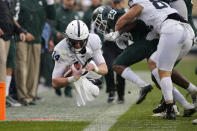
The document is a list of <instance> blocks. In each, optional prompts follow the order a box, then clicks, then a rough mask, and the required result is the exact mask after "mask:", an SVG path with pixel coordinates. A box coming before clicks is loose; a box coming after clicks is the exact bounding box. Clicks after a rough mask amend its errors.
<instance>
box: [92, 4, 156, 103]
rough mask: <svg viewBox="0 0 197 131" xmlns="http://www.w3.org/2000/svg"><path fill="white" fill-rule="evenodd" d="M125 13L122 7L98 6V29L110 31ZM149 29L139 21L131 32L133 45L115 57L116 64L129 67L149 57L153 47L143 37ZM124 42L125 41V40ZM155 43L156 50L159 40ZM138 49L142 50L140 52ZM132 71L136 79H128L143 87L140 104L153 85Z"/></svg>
mask: <svg viewBox="0 0 197 131" xmlns="http://www.w3.org/2000/svg"><path fill="white" fill-rule="evenodd" d="M124 13H125V10H120V9H112V10H109V9H108V7H104V6H101V7H98V8H97V9H96V10H95V11H94V15H93V20H94V24H95V27H97V29H98V30H100V31H102V30H103V32H110V29H113V30H114V26H115V24H116V21H117V20H118V18H119V17H120V16H122V15H123V14H124ZM137 27H139V28H137ZM141 29H142V30H141ZM140 30H141V31H140ZM148 30H149V29H148V27H146V26H145V24H144V23H143V22H141V21H138V22H137V26H136V28H135V29H134V30H133V31H131V32H130V33H131V34H132V35H134V36H133V38H134V39H133V41H134V43H133V44H132V45H130V46H128V47H127V48H126V49H124V51H123V52H122V53H121V54H120V55H119V56H118V57H117V58H116V59H115V61H114V63H113V64H114V65H116V64H118V65H124V67H128V66H130V65H132V64H134V63H136V62H139V61H141V60H143V59H144V58H146V57H148V48H151V47H150V45H148V44H146V42H148V41H146V40H145V37H143V36H145V34H147V33H148ZM134 31H135V33H134ZM121 37H124V36H121ZM127 40H128V39H127ZM127 40H125V41H127ZM123 43H125V42H123ZM116 44H117V45H119V43H117V42H116ZM126 44H127V42H126ZM153 44H154V42H153ZM155 44H156V45H155V50H156V47H157V42H156V43H155ZM147 45H148V46H147ZM142 47H143V48H142ZM151 50H152V49H151ZM138 51H140V53H139V52H138ZM135 52H138V53H137V54H135ZM153 52H154V50H153ZM125 57H126V58H125ZM128 69H129V70H130V71H132V70H131V69H130V68H128ZM117 73H118V74H119V75H121V73H119V72H117ZM132 73H133V77H135V80H129V79H127V80H129V81H131V82H133V83H135V84H137V85H138V86H139V87H140V89H141V91H140V92H141V93H140V98H139V100H138V101H137V103H138V104H139V103H141V102H142V101H143V100H144V98H145V96H146V94H147V93H148V92H150V91H151V90H152V86H151V85H150V84H149V83H147V82H145V81H143V80H142V79H141V78H140V77H138V76H137V75H136V74H135V73H134V72H133V71H132ZM121 76H122V77H123V78H124V76H123V75H121Z"/></svg>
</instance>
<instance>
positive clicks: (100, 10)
mask: <svg viewBox="0 0 197 131" xmlns="http://www.w3.org/2000/svg"><path fill="white" fill-rule="evenodd" d="M111 10H112V8H111V7H109V6H99V7H97V8H96V9H95V10H94V12H93V15H92V20H93V24H94V26H95V27H96V29H97V31H99V32H100V33H102V34H104V33H105V31H106V30H107V20H108V14H109V12H110V11H111Z"/></svg>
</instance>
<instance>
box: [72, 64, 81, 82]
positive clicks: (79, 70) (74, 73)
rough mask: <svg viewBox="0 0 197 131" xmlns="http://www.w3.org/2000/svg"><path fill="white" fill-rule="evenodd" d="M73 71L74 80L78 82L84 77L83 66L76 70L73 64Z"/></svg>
mask: <svg viewBox="0 0 197 131" xmlns="http://www.w3.org/2000/svg"><path fill="white" fill-rule="evenodd" d="M71 71H72V76H74V79H75V80H78V79H79V78H80V77H81V75H82V65H81V64H79V67H78V68H76V67H75V65H74V64H73V65H72V66H71Z"/></svg>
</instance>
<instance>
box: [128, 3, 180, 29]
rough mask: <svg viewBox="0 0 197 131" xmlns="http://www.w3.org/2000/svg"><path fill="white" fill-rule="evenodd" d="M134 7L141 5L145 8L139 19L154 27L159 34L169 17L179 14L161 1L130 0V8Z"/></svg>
mask: <svg viewBox="0 0 197 131" xmlns="http://www.w3.org/2000/svg"><path fill="white" fill-rule="evenodd" d="M133 5H141V6H142V7H143V10H142V12H141V14H140V15H139V17H138V19H140V20H142V21H144V22H145V23H146V25H148V26H150V27H153V28H154V30H156V31H157V32H159V31H160V26H161V24H162V22H163V21H164V20H165V19H166V18H167V16H168V15H169V14H173V13H176V12H177V11H176V10H175V9H172V8H171V7H170V6H169V5H168V4H167V3H165V2H163V1H160V0H158V1H155V0H130V1H129V6H130V7H132V6H133Z"/></svg>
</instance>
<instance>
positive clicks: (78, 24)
mask: <svg viewBox="0 0 197 131" xmlns="http://www.w3.org/2000/svg"><path fill="white" fill-rule="evenodd" d="M77 26H78V37H80V23H79V20H77Z"/></svg>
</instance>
